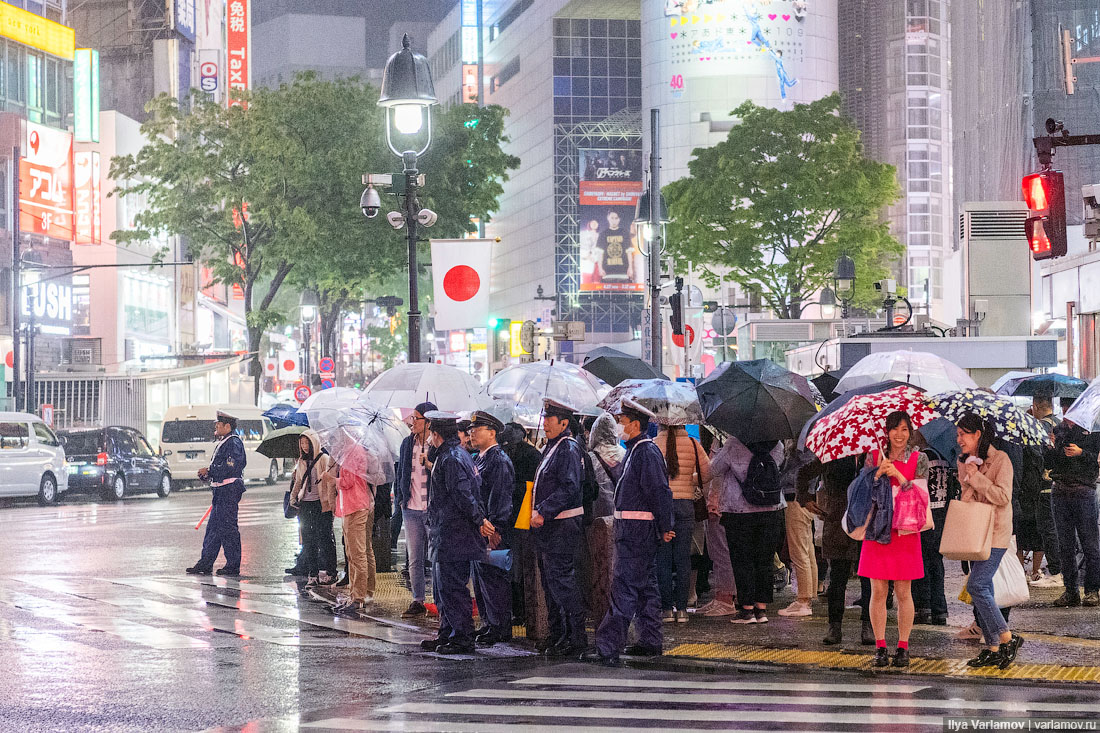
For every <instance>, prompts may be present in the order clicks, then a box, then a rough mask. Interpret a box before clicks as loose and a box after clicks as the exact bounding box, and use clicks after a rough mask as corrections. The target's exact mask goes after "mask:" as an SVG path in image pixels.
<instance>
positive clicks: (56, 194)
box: [19, 122, 73, 241]
mask: <svg viewBox="0 0 1100 733" xmlns="http://www.w3.org/2000/svg"><path fill="white" fill-rule="evenodd" d="M26 126H27V136H26V138H25V139H24V141H23V152H24V156H23V158H22V159H21V160H20V161H19V228H20V229H21V230H22V231H24V232H33V233H35V234H42V235H45V236H47V237H56V238H57V239H65V240H70V241H71V240H72V238H73V136H72V134H70V133H68V132H64V131H62V130H55V129H53V128H51V127H46V126H44V125H37V124H35V123H33V122H27V123H26Z"/></svg>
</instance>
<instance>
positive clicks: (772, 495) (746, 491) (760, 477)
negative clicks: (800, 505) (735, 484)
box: [741, 450, 783, 506]
mask: <svg viewBox="0 0 1100 733" xmlns="http://www.w3.org/2000/svg"><path fill="white" fill-rule="evenodd" d="M741 493H742V495H744V497H745V501H747V502H748V503H750V504H752V505H753V506H775V505H776V504H778V503H779V500H780V498H781V497H782V496H783V489H782V487H781V486H780V483H779V466H777V465H775V459H774V458H772V456H771V451H763V450H761V451H753V454H752V458H751V459H750V460H749V470H748V472H747V473H746V474H745V481H744V482H743V483H742V484H741Z"/></svg>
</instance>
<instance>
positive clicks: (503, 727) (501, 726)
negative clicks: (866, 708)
mask: <svg viewBox="0 0 1100 733" xmlns="http://www.w3.org/2000/svg"><path fill="white" fill-rule="evenodd" d="M731 726H734V727H731ZM736 726H737V721H729V722H728V723H727V724H726V725H724V726H723V727H722V730H723V731H731V732H733V733H736V732H737V731H759V730H760V729H759V728H741V727H736ZM298 727H299V728H320V729H329V730H367V731H409V733H560V731H561V730H562V729H563V728H570V727H573V726H569V725H556V724H553V723H551V724H549V725H541V724H537V723H523V724H522V725H519V724H516V723H485V722H477V723H460V722H452V721H443V720H360V719H357V718H325V719H324V720H315V721H312V722H309V723H299V724H298ZM715 730H716V729H715V728H684V727H681V726H676V727H675V728H637V727H634V728H623V727H619V726H603V725H601V726H599V727H598V728H594V729H593V731H594V733H714V731H715ZM784 733H815V732H812V731H805V730H802V731H800V730H793V729H790V728H785V729H784Z"/></svg>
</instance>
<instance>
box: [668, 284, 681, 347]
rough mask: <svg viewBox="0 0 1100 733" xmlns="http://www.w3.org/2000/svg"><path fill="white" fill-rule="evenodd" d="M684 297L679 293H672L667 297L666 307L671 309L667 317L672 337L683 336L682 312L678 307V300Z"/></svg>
mask: <svg viewBox="0 0 1100 733" xmlns="http://www.w3.org/2000/svg"><path fill="white" fill-rule="evenodd" d="M683 297H684V296H683V295H681V294H680V293H673V294H672V295H670V296H668V306H669V308H671V309H672V315H671V316H670V317H669V321H670V323H671V324H672V335H673V336H683V335H684V311H683V309H682V308H681V307H680V299H681V298H683Z"/></svg>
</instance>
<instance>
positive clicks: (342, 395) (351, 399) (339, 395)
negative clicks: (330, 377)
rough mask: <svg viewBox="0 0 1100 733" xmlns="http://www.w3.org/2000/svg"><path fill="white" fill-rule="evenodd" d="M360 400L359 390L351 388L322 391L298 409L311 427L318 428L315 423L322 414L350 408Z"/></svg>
mask: <svg viewBox="0 0 1100 733" xmlns="http://www.w3.org/2000/svg"><path fill="white" fill-rule="evenodd" d="M358 398H359V390H357V389H352V388H351V387H332V388H331V389H322V390H321V391H319V392H314V393H313V394H311V395H310V396H309V397H308V398H307V399H306V401H305V402H303V403H302V406H301V407H299V408H298V412H300V413H303V414H304V415H305V416H306V418H307V419H308V420H309V425H310V426H311V427H316V424H315V423H316V421H317V419H318V416H319V415H320V414H321V413H323V412H330V411H332V410H341V409H343V408H345V407H350V406H351V405H354V404H355V400H357V399H358Z"/></svg>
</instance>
